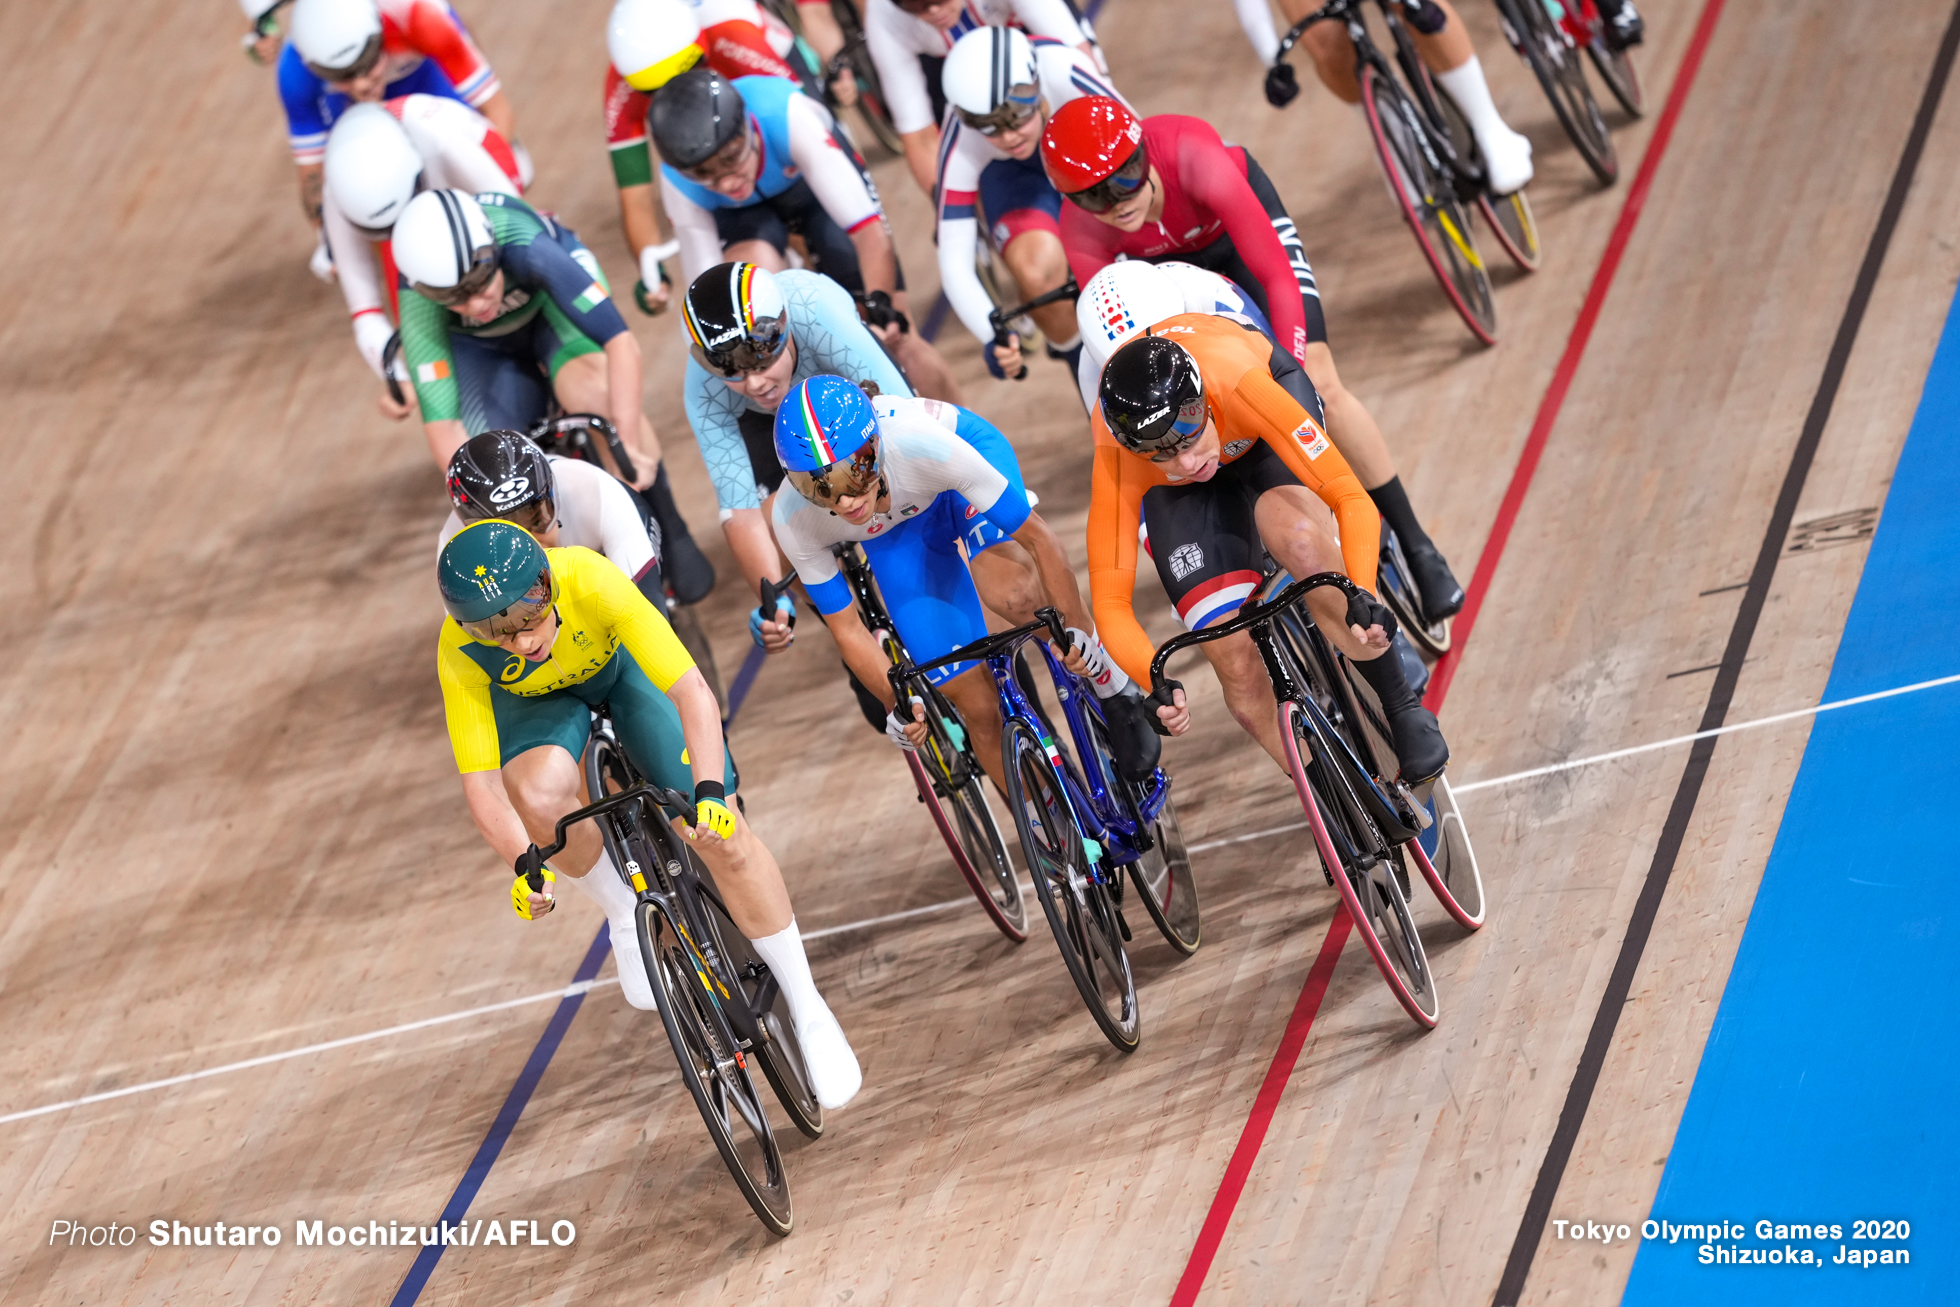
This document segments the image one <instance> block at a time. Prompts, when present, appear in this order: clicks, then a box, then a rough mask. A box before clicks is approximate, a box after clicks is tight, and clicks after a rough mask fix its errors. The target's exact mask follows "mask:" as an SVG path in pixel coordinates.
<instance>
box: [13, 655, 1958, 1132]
mask: <svg viewBox="0 0 1960 1307" xmlns="http://www.w3.org/2000/svg"><path fill="white" fill-rule="evenodd" d="M1954 684H1960V675H1954V676H1942V677H1939V678H1938V679H1936V680H1931V681H1918V682H1915V683H1914V684H1912V685H1901V686H1898V687H1896V688H1894V689H1890V690H1879V691H1877V692H1875V693H1873V694H1861V695H1857V696H1855V697H1853V698H1850V699H1836V700H1833V701H1832V702H1830V703H1820V704H1817V705H1815V706H1814V707H1810V708H1798V709H1796V710H1795V711H1793V712H1785V713H1777V714H1776V715H1774V716H1771V717H1758V718H1756V719H1755V720H1754V721H1747V722H1736V723H1735V724H1733V725H1730V726H1718V727H1716V728H1715V729H1714V730H1712V731H1697V732H1695V733H1694V734H1693V735H1676V736H1672V737H1670V738H1668V739H1665V740H1655V741H1654V742H1653V743H1651V744H1637V745H1634V746H1632V747H1631V748H1626V749H1614V750H1612V751H1611V752H1609V753H1596V754H1592V755H1591V756H1589V757H1585V758H1573V759H1571V760H1570V761H1568V762H1559V763H1552V764H1550V765H1548V766H1544V767H1532V768H1530V769H1528V770H1526V771H1519V772H1512V773H1510V774H1509V775H1506V776H1493V777H1491V778H1490V779H1489V780H1482V781H1470V782H1467V783H1465V784H1463V785H1458V786H1455V787H1453V788H1454V789H1455V791H1456V793H1458V794H1472V793H1475V792H1476V791H1478V790H1489V789H1495V788H1497V787H1498V786H1502V785H1515V784H1517V783H1518V782H1519V781H1528V780H1535V779H1537V778H1538V777H1540V776H1552V775H1555V774H1557V773H1559V772H1566V771H1573V770H1575V769H1577V768H1580V767H1591V766H1594V765H1596V764H1599V763H1603V762H1614V761H1617V760H1618V759H1621V758H1631V757H1634V756H1635V755H1638V754H1643V753H1653V752H1655V751H1656V750H1659V749H1672V748H1675V747H1678V746H1680V745H1683V744H1692V743H1694V742H1695V741H1696V740H1700V739H1705V738H1709V737H1712V736H1717V735H1733V734H1734V733H1735V732H1737V731H1750V730H1755V729H1757V728H1759V727H1764V726H1775V725H1778V724H1780V723H1783V722H1790V721H1797V720H1799V719H1801V718H1804V717H1815V716H1817V715H1818V714H1819V713H1826V712H1832V711H1835V710H1836V709H1839V708H1855V707H1857V706H1858V705H1859V704H1866V703H1874V702H1876V701H1877V700H1880V699H1893V698H1897V697H1898V696H1899V695H1902V694H1917V693H1920V692H1922V691H1925V690H1936V689H1939V688H1940V687H1941V686H1946V685H1954ZM1306 824H1307V823H1305V822H1303V821H1296V822H1290V823H1288V824H1287V825H1284V826H1272V827H1268V828H1267V829H1265V830H1256V831H1248V832H1247V833H1245V834H1243V835H1231V836H1227V837H1226V838H1224V839H1216V840H1206V841H1204V842H1203V843H1199V844H1193V845H1192V846H1191V850H1190V851H1191V852H1193V853H1203V852H1205V851H1206V850H1209V849H1220V848H1224V847H1225V846H1227V845H1230V844H1244V843H1246V842H1248V841H1250V840H1263V839H1267V838H1269V837H1271V836H1274V835H1285V834H1288V833H1290V832H1292V831H1296V830H1301V829H1304V828H1305V826H1306ZM972 902H973V898H972V896H971V895H965V896H962V897H960V898H957V899H947V900H946V901H945V902H943V903H929V904H927V905H926V906H924V907H922V908H907V909H906V910H905V911H903V912H891V913H887V914H885V915H884V916H882V917H870V918H867V919H866V920H863V921H850V922H845V923H844V924H843V925H840V926H824V927H822V928H821V929H818V930H812V931H807V932H805V934H804V936H803V938H804V939H806V940H814V939H824V938H826V937H828V936H831V935H842V934H845V933H847V932H849V931H854V930H869V929H871V928H873V927H876V926H886V925H890V924H891V923H893V922H895V921H909V920H911V919H912V918H914V917H926V916H932V915H933V914H935V913H940V912H950V911H952V910H953V909H954V908H957V907H961V906H964V905H967V904H971V903H972ZM618 983H619V981H618V980H617V978H614V977H608V978H606V979H604V980H590V981H581V982H578V983H576V984H571V985H566V986H563V987H562V988H559V989H552V990H546V991H544V992H542V993H537V994H526V995H525V996H524V997H522V998H509V999H505V1000H504V1001H503V1002H501V1003H488V1004H485V1005H484V1006H482V1007H473V1008H465V1009H464V1010H463V1011H461V1012H451V1013H448V1014H446V1015H444V1016H439V1017H426V1018H424V1019H423V1020H420V1021H409V1022H405V1023H404V1024H402V1025H398V1026H389V1027H387V1028H386V1029H383V1030H371V1031H368V1032H367V1033H366V1034H361V1035H348V1036H346V1037H345V1038H342V1039H329V1040H327V1041H326V1042H325V1043H320V1044H307V1045H304V1046H303V1047H300V1048H289V1049H287V1050H286V1051H285V1052H283V1053H267V1054H265V1055H264V1056H262V1057H248V1058H246V1059H245V1060H244V1061H242V1062H227V1063H225V1064H224V1065H223V1066H214V1067H206V1068H205V1069H204V1070H202V1071H187V1072H185V1073H184V1074H183V1075H177V1076H167V1077H165V1078H164V1079H162V1080H146V1081H143V1082H142V1083H141V1084H135V1085H124V1086H123V1087H122V1088H120V1089H106V1090H103V1091H102V1092H101V1093H97V1094H84V1095H82V1096H81V1097H80V1098H71V1099H67V1100H66V1101H64V1102H59V1103H48V1104H45V1105H43V1106H41V1107H30V1108H27V1109H25V1110H24V1111H19V1112H8V1113H6V1114H5V1115H3V1116H0V1125H7V1124H10V1123H11V1122H14V1121H25V1120H28V1119H29V1118H31V1117H37V1116H48V1115H50V1114H52V1113H55V1112H66V1111H69V1110H71V1109H73V1108H77V1107H86V1106H88V1105H89V1104H91V1103H104V1102H108V1101H109V1100H110V1099H114V1098H127V1097H129V1096H130V1095H131V1094H145V1093H149V1092H151V1091H152V1090H158V1089H169V1088H171V1087H173V1086H175V1085H186V1084H190V1083H191V1082H192V1081H195V1080H208V1079H210V1078H211V1077H213V1076H222V1075H229V1074H231V1073H232V1072H234V1071H249V1070H251V1069H252V1068H253V1067H261V1066H270V1065H272V1064H273V1063H275V1062H287V1061H291V1060H292V1059H294V1058H298V1057H311V1056H313V1055H314V1054H316V1053H329V1052H332V1051H333V1050H334V1049H337V1048H349V1047H352V1046H353V1045H355V1044H366V1043H370V1042H372V1041H374V1040H377V1039H392V1038H394V1037H395V1036H397V1035H407V1034H413V1033H414V1032H416V1031H418V1030H428V1029H430V1028H431V1027H434V1026H444V1025H448V1024H450V1023H451V1022H455V1021H468V1020H470V1019H472V1018H474V1017H481V1016H488V1015H490V1014H491V1013H493V1012H507V1011H509V1010H510V1009H512V1008H519V1007H528V1006H530V1005H531V1004H533V1003H552V1002H556V1001H558V1000H559V999H563V998H568V997H570V996H572V995H574V994H583V993H587V992H589V991H591V990H594V989H598V988H600V987H601V986H604V985H616V984H618Z"/></svg>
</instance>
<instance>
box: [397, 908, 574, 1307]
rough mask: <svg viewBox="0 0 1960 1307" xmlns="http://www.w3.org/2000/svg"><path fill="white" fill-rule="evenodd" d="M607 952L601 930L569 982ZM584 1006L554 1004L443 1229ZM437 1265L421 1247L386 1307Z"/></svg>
mask: <svg viewBox="0 0 1960 1307" xmlns="http://www.w3.org/2000/svg"><path fill="white" fill-rule="evenodd" d="M611 951H612V949H611V944H610V942H609V940H608V939H607V934H606V927H605V926H604V925H601V926H600V927H599V933H598V934H597V935H595V936H594V937H593V939H592V947H590V948H588V949H587V950H585V961H583V962H581V963H579V965H578V970H577V971H576V972H574V973H573V975H572V983H573V984H575V985H576V984H580V983H583V982H585V981H589V980H591V979H592V978H593V977H595V976H597V975H598V974H599V966H600V964H601V963H603V962H604V961H605V960H606V955H607V954H608V953H609V952H611ZM584 1002H585V991H584V990H580V991H579V992H578V993H575V994H567V995H565V997H563V998H561V999H559V1000H558V1009H557V1011H555V1012H553V1013H552V1014H551V1020H550V1021H549V1022H547V1023H546V1024H545V1028H544V1033H543V1034H542V1035H539V1036H538V1044H537V1047H536V1048H533V1049H532V1050H531V1059H530V1061H528V1062H526V1063H525V1064H524V1070H523V1071H522V1072H521V1073H520V1074H519V1075H518V1077H517V1083H516V1084H514V1085H512V1086H511V1087H510V1093H509V1095H508V1096H507V1097H505V1099H504V1106H503V1110H501V1111H499V1112H498V1113H497V1119H496V1120H495V1121H493V1122H491V1124H490V1133H489V1134H487V1135H485V1136H484V1137H483V1143H482V1144H481V1145H479V1146H478V1147H477V1150H476V1156H475V1157H474V1158H472V1159H470V1166H469V1170H467V1171H465V1172H463V1178H462V1180H461V1181H460V1182H459V1183H458V1184H457V1186H456V1192H455V1193H453V1194H451V1195H450V1196H449V1206H447V1207H445V1208H443V1209H442V1221H443V1223H444V1224H448V1225H455V1224H460V1223H461V1222H462V1220H463V1217H464V1215H465V1214H466V1213H467V1212H468V1211H469V1210H470V1204H471V1203H472V1202H474V1201H475V1200H476V1192H477V1190H479V1189H481V1188H482V1187H483V1182H484V1180H485V1179H487V1178H488V1177H489V1175H490V1168H491V1167H492V1166H494V1165H496V1162H497V1157H498V1155H499V1154H500V1153H502V1152H503V1151H504V1143H505V1142H506V1141H507V1140H508V1139H509V1138H510V1132H511V1130H512V1129H513V1128H515V1127H516V1125H517V1118H518V1117H520V1116H523V1115H524V1108H525V1107H526V1106H527V1105H528V1104H529V1103H530V1101H531V1091H533V1090H534V1089H536V1088H537V1087H538V1081H540V1080H542V1079H543V1078H544V1071H545V1068H546V1067H548V1066H550V1065H551V1059H552V1056H553V1055H554V1054H555V1053H557V1052H558V1044H559V1041H561V1040H562V1039H564V1038H565V1032H566V1031H567V1030H569V1029H570V1028H571V1025H572V1018H573V1017H575V1016H577V1015H578V1010H579V1006H580V1005H581V1004H583V1003H584ZM441 1260H442V1245H441V1244H429V1245H426V1246H424V1247H423V1249H422V1251H421V1252H420V1253H418V1254H416V1257H415V1264H414V1265H413V1266H410V1267H409V1268H408V1274H407V1275H406V1276H404V1277H403V1278H402V1283H401V1288H399V1289H397V1290H395V1296H394V1298H393V1300H392V1307H409V1304H410V1303H413V1302H414V1301H415V1300H416V1299H417V1298H420V1297H421V1296H422V1290H423V1288H424V1287H425V1286H426V1285H427V1284H428V1283H429V1276H430V1275H431V1274H433V1273H434V1271H435V1269H436V1263H437V1262H439V1261H441Z"/></svg>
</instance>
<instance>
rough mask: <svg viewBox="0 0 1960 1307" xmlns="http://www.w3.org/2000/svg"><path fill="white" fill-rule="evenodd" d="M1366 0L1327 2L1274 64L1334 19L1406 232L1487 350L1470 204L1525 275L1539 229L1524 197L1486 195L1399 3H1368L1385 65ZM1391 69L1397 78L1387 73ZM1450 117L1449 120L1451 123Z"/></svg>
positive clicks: (1493, 327)
mask: <svg viewBox="0 0 1960 1307" xmlns="http://www.w3.org/2000/svg"><path fill="white" fill-rule="evenodd" d="M1365 3H1366V0H1328V3H1327V4H1325V5H1323V6H1322V7H1321V8H1319V9H1316V10H1315V11H1314V12H1313V13H1310V14H1308V15H1307V16H1306V17H1305V18H1302V19H1301V20H1300V21H1299V22H1297V23H1295V24H1294V25H1293V26H1292V27H1290V28H1288V29H1287V32H1286V35H1285V36H1283V37H1281V38H1280V43H1279V51H1278V54H1277V55H1276V56H1275V66H1277V63H1278V62H1279V61H1283V60H1284V59H1285V58H1286V56H1287V54H1288V52H1289V51H1291V50H1292V49H1293V47H1294V46H1295V45H1297V44H1298V43H1299V40H1300V37H1301V36H1302V35H1303V34H1304V33H1305V32H1306V30H1307V29H1308V28H1309V27H1312V26H1313V25H1314V24H1315V23H1320V22H1339V23H1341V24H1342V25H1343V26H1344V27H1345V28H1346V29H1347V33H1348V37H1349V39H1350V40H1351V41H1352V42H1353V44H1354V54H1355V70H1354V72H1355V82H1356V84H1357V85H1358V86H1359V87H1360V88H1361V106H1362V110H1363V112H1364V114H1365V115H1366V117H1367V119H1368V131H1369V134H1370V135H1372V136H1373V137H1374V140H1375V152H1376V154H1377V156H1378V157H1379V158H1380V159H1381V163H1382V168H1383V170H1384V172H1385V173H1386V174H1387V177H1388V183H1389V192H1390V194H1391V195H1392V196H1393V197H1394V199H1395V203H1396V206H1397V207H1398V208H1400V209H1401V211H1402V216H1403V218H1404V219H1405V220H1406V221H1407V222H1408V224H1409V230H1410V231H1411V232H1413V233H1414V235H1415V238H1416V244H1417V245H1418V246H1420V247H1421V249H1422V253H1423V257H1424V258H1425V259H1426V260H1427V261H1428V263H1429V267H1430V270H1431V271H1432V272H1434V273H1435V274H1436V280H1437V281H1438V282H1439V283H1440V284H1441V285H1442V288H1443V294H1444V296H1445V297H1446V298H1447V299H1448V300H1449V302H1450V306H1451V307H1452V308H1454V309H1455V310H1456V311H1457V314H1458V316H1460V317H1461V318H1462V319H1463V322H1464V325H1465V326H1467V327H1469V329H1470V334H1471V335H1473V336H1475V337H1476V338H1477V339H1478V340H1480V341H1482V342H1483V343H1484V344H1486V345H1491V344H1495V343H1496V341H1497V307H1496V305H1495V304H1494V303H1493V301H1492V298H1491V288H1490V273H1489V270H1488V269H1487V268H1486V267H1485V265H1484V259H1483V255H1482V254H1481V253H1480V252H1479V250H1478V248H1477V241H1476V237H1475V235H1474V234H1473V233H1472V231H1471V230H1470V215H1469V211H1470V209H1471V208H1472V207H1475V208H1477V209H1478V210H1479V211H1480V212H1481V213H1482V214H1483V216H1484V221H1485V222H1486V223H1487V224H1488V225H1489V227H1490V229H1491V231H1492V232H1493V233H1494V234H1495V235H1496V237H1497V239H1498V243H1499V244H1501V245H1502V246H1503V247H1504V249H1505V252H1506V253H1507V254H1509V255H1510V256H1511V259H1512V261H1513V262H1515V263H1516V264H1517V265H1518V266H1519V267H1521V268H1524V269H1526V270H1530V269H1533V268H1536V267H1537V266H1538V263H1539V259H1540V253H1541V252H1540V248H1539V243H1538V224H1537V221H1536V220H1535V219H1534V217H1533V216H1532V212H1531V202H1530V201H1529V200H1528V199H1526V198H1525V195H1524V192H1523V191H1521V190H1520V191H1517V192H1514V193H1513V194H1511V195H1507V196H1494V195H1492V194H1490V189H1489V184H1488V176H1487V172H1486V170H1485V168H1484V163H1483V159H1482V157H1481V156H1480V155H1479V154H1478V153H1477V151H1476V142H1475V139H1474V137H1473V136H1472V135H1471V134H1470V132H1469V130H1468V128H1467V126H1464V125H1463V124H1462V122H1461V115H1460V114H1459V113H1457V112H1456V108H1455V106H1454V105H1452V104H1450V103H1449V97H1448V96H1447V95H1444V94H1443V93H1442V92H1441V90H1440V88H1438V87H1437V86H1436V85H1435V83H1434V82H1433V80H1432V79H1431V78H1430V76H1429V71H1428V69H1427V68H1426V67H1425V66H1424V64H1423V62H1422V58H1421V55H1420V54H1419V53H1418V52H1417V50H1416V46H1415V40H1414V38H1413V37H1411V36H1410V34H1409V30H1408V27H1407V25H1406V24H1405V23H1404V21H1403V19H1402V9H1403V0H1375V4H1376V6H1377V8H1379V9H1380V11H1381V14H1382V18H1383V21H1384V22H1385V23H1386V24H1387V27H1388V33H1389V36H1390V38H1391V40H1392V42H1393V45H1394V50H1395V64H1394V65H1391V64H1390V63H1389V60H1388V58H1387V56H1385V55H1384V54H1383V53H1382V51H1381V49H1380V47H1378V46H1377V45H1376V44H1375V42H1374V39H1373V37H1371V36H1370V35H1369V32H1368V24H1367V22H1366V19H1365V10H1364V5H1365ZM1397 66H1399V67H1400V69H1401V71H1402V77H1401V78H1400V79H1398V78H1397V77H1396V76H1395V68H1396V67H1397ZM1452 119H1454V120H1455V122H1454V123H1453V122H1452Z"/></svg>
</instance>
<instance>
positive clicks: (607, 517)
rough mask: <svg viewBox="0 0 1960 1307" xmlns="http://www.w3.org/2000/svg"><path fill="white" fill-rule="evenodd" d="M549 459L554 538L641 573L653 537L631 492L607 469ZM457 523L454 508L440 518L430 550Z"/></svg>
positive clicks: (446, 538)
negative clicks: (444, 518)
mask: <svg viewBox="0 0 1960 1307" xmlns="http://www.w3.org/2000/svg"><path fill="white" fill-rule="evenodd" d="M547 457H548V458H549V459H550V460H551V480H552V506H553V507H555V508H556V509H557V510H558V543H559V544H561V545H582V546H584V547H585V548H587V549H590V550H593V551H595V552H597V553H601V554H604V555H605V556H606V557H607V558H609V559H611V560H612V562H613V564H614V565H615V566H616V567H618V568H619V570H620V571H622V572H624V573H626V575H628V576H630V577H632V578H633V579H634V580H635V581H637V580H639V579H640V577H641V576H642V575H644V574H645V572H646V570H647V567H648V565H650V564H651V563H652V562H653V560H654V555H655V552H656V547H655V542H654V540H653V538H652V537H651V536H650V535H649V534H648V531H649V530H658V529H659V528H658V527H652V528H649V527H648V525H647V523H646V521H645V520H644V519H643V518H641V516H640V510H639V509H638V508H635V507H634V506H633V495H632V492H631V491H629V490H627V488H626V486H625V484H624V483H623V482H621V481H619V480H618V479H616V478H615V477H614V476H613V475H612V474H611V473H610V472H608V471H606V470H605V469H604V468H602V467H598V466H596V465H595V464H592V463H588V462H586V461H585V460H584V459H582V458H560V457H559V456H558V455H556V454H551V455H547ZM462 529H463V519H462V518H460V517H458V516H457V515H456V514H455V513H454V512H451V513H450V514H449V520H448V521H446V522H444V523H443V524H442V532H441V534H440V535H439V536H438V537H437V539H436V552H437V554H438V555H440V554H441V552H442V547H443V546H444V545H446V544H448V543H449V537H451V536H453V535H455V534H456V533H457V532H458V531H461V530H462Z"/></svg>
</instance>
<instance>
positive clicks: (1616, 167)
mask: <svg viewBox="0 0 1960 1307" xmlns="http://www.w3.org/2000/svg"><path fill="white" fill-rule="evenodd" d="M1547 3H1548V0H1512V4H1511V6H1510V12H1506V13H1503V18H1504V26H1505V29H1506V30H1505V33H1504V35H1505V37H1506V38H1507V39H1509V40H1510V42H1511V45H1512V46H1513V47H1514V48H1515V49H1516V50H1517V52H1518V53H1519V54H1520V55H1522V56H1524V61H1525V62H1526V63H1527V64H1529V65H1531V73H1532V76H1534V77H1536V78H1537V79H1538V85H1539V86H1540V87H1542V88H1544V91H1545V98H1546V99H1548V100H1550V101H1551V102H1552V112H1553V113H1555V114H1557V115H1558V121H1559V126H1561V127H1563V128H1565V134H1566V135H1567V136H1569V137H1571V138H1572V143H1573V144H1574V145H1576V146H1578V147H1579V154H1580V156H1581V157H1583V158H1584V159H1585V161H1586V166H1587V167H1589V168H1591V169H1592V170H1593V175H1594V176H1596V177H1598V178H1599V180H1600V181H1601V182H1602V183H1603V184H1605V185H1607V186H1611V185H1612V184H1613V183H1614V182H1615V181H1616V180H1618V178H1619V175H1620V157H1619V153H1618V152H1617V151H1616V150H1615V149H1614V148H1613V135H1612V133H1611V132H1608V131H1607V130H1606V119H1605V118H1604V117H1603V116H1602V115H1601V114H1600V112H1599V102H1598V101H1597V100H1595V99H1593V93H1592V88H1591V87H1590V86H1588V85H1587V84H1586V70H1585V66H1584V65H1583V64H1581V63H1580V62H1579V51H1578V48H1577V47H1576V46H1574V45H1573V44H1572V41H1571V39H1570V38H1569V37H1567V36H1566V34H1565V29H1564V28H1563V27H1562V26H1560V25H1559V23H1558V21H1557V20H1556V19H1554V18H1553V17H1552V14H1551V11H1550V10H1549V9H1548V8H1547ZM1500 12H1503V11H1502V10H1500Z"/></svg>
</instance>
